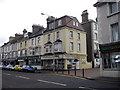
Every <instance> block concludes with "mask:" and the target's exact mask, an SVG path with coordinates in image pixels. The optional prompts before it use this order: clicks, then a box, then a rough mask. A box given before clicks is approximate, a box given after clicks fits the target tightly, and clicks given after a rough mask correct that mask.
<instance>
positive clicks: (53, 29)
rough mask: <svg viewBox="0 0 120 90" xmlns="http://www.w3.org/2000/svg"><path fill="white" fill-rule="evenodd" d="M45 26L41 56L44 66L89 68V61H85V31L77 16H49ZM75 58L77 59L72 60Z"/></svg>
mask: <svg viewBox="0 0 120 90" xmlns="http://www.w3.org/2000/svg"><path fill="white" fill-rule="evenodd" d="M47 26H48V27H47V29H46V31H45V32H44V42H45V43H44V46H45V51H44V55H42V56H41V60H42V62H43V66H44V67H46V68H52V67H51V66H53V67H54V65H55V67H56V68H59V69H62V68H64V69H68V67H69V66H71V68H75V66H76V68H77V69H80V68H91V62H90V63H88V62H87V54H86V32H85V31H84V29H83V28H82V26H81V24H80V23H79V21H78V20H77V18H75V17H72V16H67V15H65V16H63V17H61V18H58V19H55V18H52V19H51V18H50V17H49V18H48V19H47ZM75 59H77V60H78V61H77V62H74V60H75ZM75 64H76V65H75Z"/></svg>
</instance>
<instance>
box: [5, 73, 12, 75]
mask: <svg viewBox="0 0 120 90" xmlns="http://www.w3.org/2000/svg"><path fill="white" fill-rule="evenodd" d="M3 74H5V75H11V74H9V73H3Z"/></svg>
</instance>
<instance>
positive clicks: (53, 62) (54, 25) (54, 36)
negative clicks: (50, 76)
mask: <svg viewBox="0 0 120 90" xmlns="http://www.w3.org/2000/svg"><path fill="white" fill-rule="evenodd" d="M41 15H46V16H48V17H53V16H50V15H48V14H44V13H41ZM54 31H55V18H54ZM54 41H55V32H54ZM53 71H55V53H53Z"/></svg>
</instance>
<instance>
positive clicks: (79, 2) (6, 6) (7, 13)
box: [0, 0, 97, 46]
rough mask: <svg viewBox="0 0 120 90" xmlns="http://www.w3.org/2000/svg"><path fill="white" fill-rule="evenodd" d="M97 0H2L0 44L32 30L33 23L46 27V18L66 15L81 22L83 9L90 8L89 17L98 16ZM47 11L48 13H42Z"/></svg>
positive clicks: (0, 4) (0, 3)
mask: <svg viewBox="0 0 120 90" xmlns="http://www.w3.org/2000/svg"><path fill="white" fill-rule="evenodd" d="M96 2H97V0H0V46H1V45H3V44H4V43H6V42H8V41H9V37H10V36H14V35H15V34H16V33H20V34H22V32H23V30H24V29H27V31H29V32H32V25H33V24H39V25H43V26H44V27H46V18H47V17H48V16H47V15H49V16H54V17H56V18H59V17H62V16H64V15H69V16H74V17H77V19H78V20H79V22H81V14H82V11H84V10H88V13H89V19H93V20H95V19H96V17H97V12H96V8H95V7H93V4H95V3H96ZM41 13H45V14H46V15H41Z"/></svg>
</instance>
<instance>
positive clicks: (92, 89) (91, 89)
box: [79, 86, 97, 90]
mask: <svg viewBox="0 0 120 90" xmlns="http://www.w3.org/2000/svg"><path fill="white" fill-rule="evenodd" d="M79 88H82V89H88V90H97V89H94V88H88V87H82V86H80V87H79Z"/></svg>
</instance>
